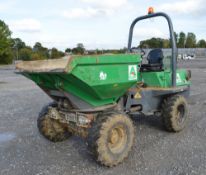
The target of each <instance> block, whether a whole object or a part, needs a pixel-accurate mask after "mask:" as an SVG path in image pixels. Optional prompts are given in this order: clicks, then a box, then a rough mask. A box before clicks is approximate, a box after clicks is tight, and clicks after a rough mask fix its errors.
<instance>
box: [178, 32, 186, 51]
mask: <svg viewBox="0 0 206 175" xmlns="http://www.w3.org/2000/svg"><path fill="white" fill-rule="evenodd" d="M185 41H186V35H185V33H184V32H180V34H179V40H178V43H177V47H178V48H185Z"/></svg>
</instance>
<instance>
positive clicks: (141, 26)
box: [0, 0, 206, 50]
mask: <svg viewBox="0 0 206 175" xmlns="http://www.w3.org/2000/svg"><path fill="white" fill-rule="evenodd" d="M205 4H206V0H155V1H154V0H153V1H151V0H144V1H143V0H33V1H32V0H0V19H1V20H3V21H4V22H5V23H6V24H7V25H9V28H10V30H11V31H12V37H13V38H17V37H19V38H21V39H22V40H23V41H24V42H26V44H27V45H30V46H33V45H34V44H35V42H40V43H42V45H43V46H46V47H48V48H52V47H56V48H58V49H61V50H64V49H65V48H73V47H75V46H76V44H77V43H83V44H84V46H85V48H86V49H96V48H99V49H119V48H123V47H125V46H127V41H128V33H129V27H130V24H131V22H132V21H133V20H134V19H135V18H136V17H139V16H142V15H146V14H147V9H148V7H150V6H152V7H154V11H155V12H160V11H161V12H166V13H168V15H169V16H170V17H171V18H172V21H173V25H174V30H175V31H176V32H178V33H179V32H180V31H184V32H186V33H187V32H194V33H195V34H196V36H197V39H198V40H199V39H202V38H203V39H206V22H205V21H206V5H205ZM151 37H162V38H169V33H168V27H167V23H166V21H165V20H164V19H163V18H157V19H156V18H155V19H149V20H146V21H144V22H140V23H138V24H137V25H136V27H135V31H134V39H133V46H137V45H138V44H139V41H141V40H143V39H149V38H151Z"/></svg>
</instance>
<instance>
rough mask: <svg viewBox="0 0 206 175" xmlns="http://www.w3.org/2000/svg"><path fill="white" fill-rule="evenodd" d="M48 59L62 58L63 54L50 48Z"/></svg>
mask: <svg viewBox="0 0 206 175" xmlns="http://www.w3.org/2000/svg"><path fill="white" fill-rule="evenodd" d="M50 54H51V55H50V58H52V59H54V58H60V57H63V56H64V53H63V52H61V51H58V50H57V49H56V48H52V49H51V51H50Z"/></svg>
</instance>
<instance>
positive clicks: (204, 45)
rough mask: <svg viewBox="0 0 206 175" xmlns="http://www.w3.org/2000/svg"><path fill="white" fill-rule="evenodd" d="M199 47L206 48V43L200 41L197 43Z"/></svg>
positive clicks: (202, 40)
mask: <svg viewBox="0 0 206 175" xmlns="http://www.w3.org/2000/svg"><path fill="white" fill-rule="evenodd" d="M197 47H199V48H206V41H205V40H204V39H201V40H199V41H198V43H197Z"/></svg>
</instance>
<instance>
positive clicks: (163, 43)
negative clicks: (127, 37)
mask: <svg viewBox="0 0 206 175" xmlns="http://www.w3.org/2000/svg"><path fill="white" fill-rule="evenodd" d="M169 46H170V42H169V40H167V39H162V38H151V39H148V40H144V41H140V47H141V48H144V47H147V48H169Z"/></svg>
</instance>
